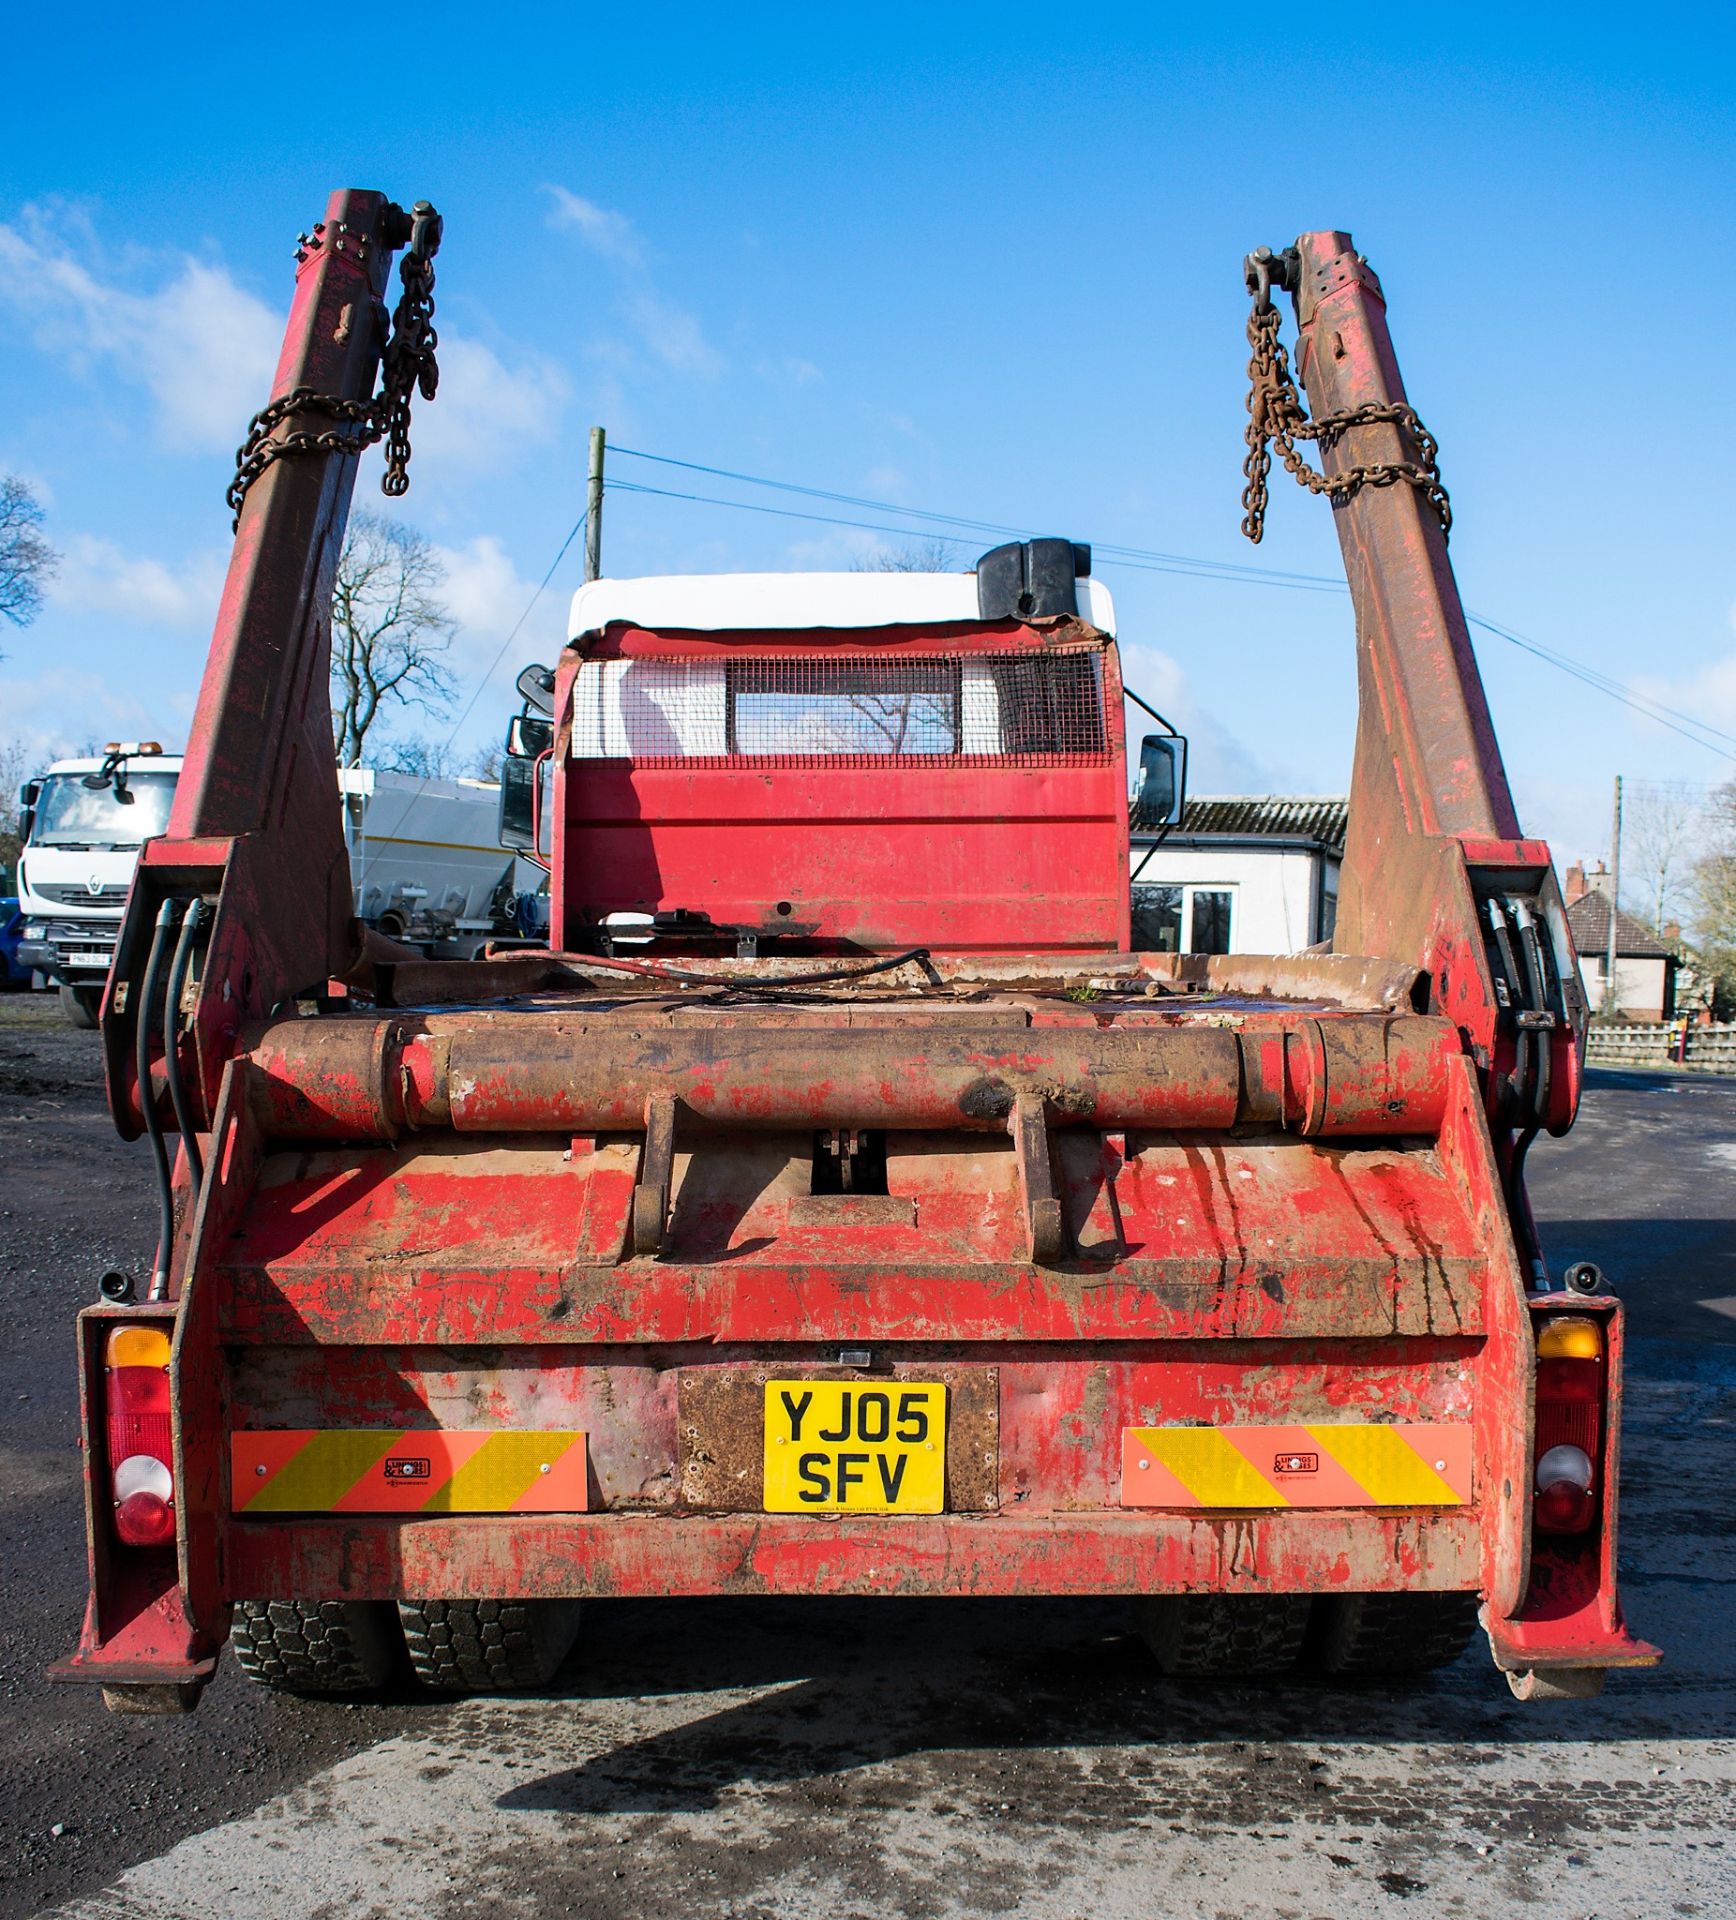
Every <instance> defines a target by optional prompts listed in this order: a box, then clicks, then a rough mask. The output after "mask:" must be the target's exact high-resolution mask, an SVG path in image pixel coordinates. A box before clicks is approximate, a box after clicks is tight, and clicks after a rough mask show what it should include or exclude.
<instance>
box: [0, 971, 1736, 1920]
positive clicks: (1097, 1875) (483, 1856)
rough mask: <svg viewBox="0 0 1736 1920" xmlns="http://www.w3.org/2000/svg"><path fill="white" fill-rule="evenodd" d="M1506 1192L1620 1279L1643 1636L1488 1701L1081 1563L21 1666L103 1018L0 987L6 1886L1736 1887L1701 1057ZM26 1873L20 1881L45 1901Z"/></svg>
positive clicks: (265, 1917) (1471, 1689) (1233, 1896)
mask: <svg viewBox="0 0 1736 1920" xmlns="http://www.w3.org/2000/svg"><path fill="white" fill-rule="evenodd" d="M1531 1164H1532V1185H1533V1196H1534V1200H1535V1203H1536V1206H1537V1210H1538V1213H1539V1216H1540V1218H1541V1219H1542V1221H1543V1224H1544V1230H1545V1234H1546V1237H1547V1239H1548V1242H1549V1246H1550V1250H1551V1253H1552V1255H1553V1256H1554V1257H1555V1258H1557V1259H1563V1258H1568V1257H1589V1258H1592V1259H1595V1260H1597V1261H1598V1262H1599V1263H1600V1264H1601V1265H1603V1266H1604V1267H1605V1268H1606V1269H1607V1270H1608V1271H1609V1273H1610V1274H1611V1275H1612V1277H1613V1278H1614V1279H1615V1280H1616V1281H1617V1283H1618V1285H1619V1287H1620V1289H1621V1290H1622V1291H1623V1292H1624V1294H1625V1295H1626V1297H1627V1298H1628V1300H1629V1302H1630V1306H1631V1316H1630V1328H1631V1330H1632V1345H1631V1347H1630V1360H1629V1382H1628V1384H1629V1399H1628V1426H1627V1448H1626V1461H1625V1473H1624V1512H1623V1534H1624V1537H1623V1555H1624V1562H1625V1573H1626V1581H1625V1591H1626V1597H1627V1602H1628V1608H1629V1613H1630V1616H1631V1617H1632V1618H1633V1620H1634V1622H1635V1625H1636V1626H1637V1628H1638V1629H1639V1630H1640V1631H1641V1632H1642V1633H1645V1634H1646V1635H1648V1636H1649V1637H1651V1638H1653V1639H1656V1640H1658V1641H1660V1642H1662V1643H1663V1644H1664V1646H1665V1647H1666V1649H1667V1650H1668V1654H1669V1659H1668V1663H1667V1665H1666V1666H1665V1667H1664V1668H1663V1669H1661V1670H1660V1671H1658V1672H1656V1673H1651V1674H1640V1675H1630V1676H1618V1677H1617V1678H1615V1679H1614V1680H1612V1682H1611V1684H1610V1688H1609V1691H1608V1692H1607V1693H1606V1694H1605V1696H1604V1697H1603V1698H1602V1699H1601V1700H1597V1701H1590V1702H1584V1703H1574V1704H1571V1705H1565V1706H1559V1705H1558V1706H1545V1705H1537V1706H1521V1705H1519V1704H1518V1703H1516V1702H1514V1701H1512V1700H1511V1699H1510V1698H1509V1696H1508V1694H1507V1690H1506V1688H1505V1686H1504V1685H1503V1684H1502V1683H1501V1681H1500V1679H1499V1677H1498V1676H1497V1675H1496V1674H1495V1673H1494V1672H1493V1670H1492V1669H1491V1667H1490V1666H1489V1664H1488V1661H1487V1658H1486V1655H1485V1653H1484V1652H1483V1651H1482V1650H1481V1649H1480V1648H1474V1649H1473V1650H1472V1652H1471V1653H1470V1654H1469V1655H1468V1656H1467V1657H1466V1658H1465V1659H1464V1660H1463V1661H1461V1662H1460V1663H1459V1665H1458V1666H1457V1667H1456V1668H1454V1669H1453V1670H1452V1671H1451V1672H1450V1673H1448V1674H1446V1675H1444V1676H1442V1677H1441V1678H1440V1679H1439V1680H1437V1681H1436V1682H1434V1683H1433V1684H1431V1685H1429V1686H1426V1687H1423V1688H1420V1689H1416V1690H1412V1691H1399V1690H1395V1689H1389V1688H1384V1687H1371V1688H1366V1689H1362V1690H1358V1691H1354V1692H1346V1691H1328V1690H1325V1689H1321V1688H1316V1687H1312V1686H1303V1685H1286V1686H1271V1687H1258V1688H1256V1687H1251V1686H1247V1687H1223V1688H1205V1687H1188V1686H1180V1685H1177V1684H1174V1683H1169V1682H1165V1681H1162V1680H1160V1679H1159V1678H1157V1677H1156V1675H1155V1674H1154V1673H1153V1671H1152V1669H1151V1666H1150V1664H1149V1662H1148V1660H1147V1658H1146V1656H1145V1654H1144V1652H1143V1649H1142V1648H1141V1647H1140V1646H1139V1644H1138V1643H1137V1642H1136V1641H1135V1640H1133V1639H1132V1638H1131V1637H1130V1636H1129V1635H1128V1633H1127V1631H1126V1619H1125V1615H1124V1613H1123V1611H1122V1609H1121V1608H1120V1607H1119V1606H1118V1605H1116V1604H1115V1603H1109V1602H1104V1603H1090V1604H1079V1603H1067V1602H1056V1601H1027V1602H1009V1603H973V1602H951V1603H927V1602H910V1601H884V1602H877V1603H863V1602H855V1601H812V1602H800V1601H787V1602H776V1603H766V1602H757V1603H746V1602H727V1601H717V1602H694V1601H665V1602H654V1603H636V1604H635V1603H627V1602H612V1603H603V1604H598V1605H595V1606H593V1607H592V1608H591V1609H590V1610H589V1615H588V1631H587V1632H586V1634H585V1636H584V1637H583V1639H582V1640H581V1643H580V1647H579V1649H578V1651H577V1653H576V1654H575V1656H574V1658H573V1660H572V1661H571V1662H569V1665H568V1669H567V1672H566V1675H565V1676H564V1685H563V1690H562V1692H561V1693H560V1694H559V1695H558V1696H557V1697H554V1698H551V1699H546V1700H543V1699H539V1700H486V1701H473V1702H467V1703H462V1704H457V1705H453V1704H445V1703H440V1702H433V1701H430V1700H428V1699H426V1698H425V1697H423V1698H416V1697H414V1696H412V1695H410V1694H408V1693H406V1694H405V1695H403V1696H401V1697H400V1698H398V1699H395V1700H392V1701H388V1702H386V1703H372V1704H368V1705H364V1706H356V1707H344V1706H340V1705H331V1704H324V1705H322V1704H318V1703H314V1702H295V1701H291V1700H278V1699H274V1698H271V1697H269V1696H266V1695H263V1694H261V1693H259V1692H257V1691H255V1690H254V1689H252V1688H250V1687H249V1686H248V1685H247V1684H246V1682H244V1681H243V1680H242V1679H241V1678H240V1677H239V1676H238V1675H237V1674H236V1672H235V1671H234V1668H233V1666H232V1665H231V1664H229V1663H227V1662H226V1663H225V1666H224V1669H223V1671H222V1672H221V1673H220V1675H219V1678H218V1680H217V1682H216V1683H215V1684H214V1685H213V1687H212V1688H211V1689H210V1692H209V1694H208V1695H207V1698H206V1702H205V1704H204V1705H203V1706H202V1707H201V1709H200V1711H199V1712H198V1714H196V1715H194V1716H191V1717H189V1718H185V1719H172V1720H144V1721H141V1720H136V1719H115V1718H112V1717H110V1716H108V1715H106V1714H105V1713H104V1712H103V1711H102V1709H101V1707H100V1706H99V1704H98V1703H97V1701H96V1699H95V1698H94V1697H90V1696H87V1695H86V1694H85V1693H83V1692H82V1691H75V1690H71V1689H50V1688H49V1687H48V1686H47V1684H46V1683H45V1682H44V1680H43V1678H42V1670H43V1668H44V1667H45V1666H46V1665H47V1663H48V1662H49V1660H51V1659H52V1658H54V1657H56V1656H57V1655H59V1654H60V1653H61V1652H63V1651H64V1650H65V1649H66V1648H67V1647H68V1646H70V1644H71V1643H72V1640H73V1638H74V1636H75V1633H76V1629H77V1624H78V1611H79V1608H80V1606H81V1604H82V1599H83V1590H84V1571H83V1551H82V1542H81V1526H80V1518H79V1503H78V1467H77V1455H76V1451H75V1447H74V1438H75V1432H76V1424H75V1418H74V1390H73V1377H72V1366H71V1324H72V1315H73V1312H74V1310H75V1308H76V1306H77V1305H78V1304H79V1303H80V1302H81V1301H82V1300H84V1299H86V1298H88V1297H89V1296H90V1294H91V1292H92V1289H93V1287H94V1282H95V1279H96V1276H97V1275H98V1274H100V1273H101V1272H102V1271H103V1270H104V1268H106V1267H108V1266H110V1265H131V1266H133V1267H137V1266H138V1265H139V1264H140V1263H141V1261H142V1260H143V1258H144V1257H145V1256H146V1254H147V1252H148V1245H149V1239H150V1233H151V1206H150V1201H149V1192H148V1185H147V1176H146V1172H145V1167H144V1164H143V1156H142V1153H141V1152H139V1151H137V1150H134V1149H131V1148H127V1147H124V1146H123V1145H122V1144H121V1143H120V1142H118V1141H117V1140H116V1139H115V1137H114V1135H113V1133H112V1130H111V1129H110V1127H109V1123H108V1120H107V1118H106V1115H105V1113H104V1111H103V1108H102V1106H101V1101H100V1073H99V1067H98V1054H97V1045H96V1037H95V1036H94V1035H92V1034H81V1033H74V1032H72V1031H70V1030H69V1029H66V1028H64V1027H62V1026H60V1025H59V1024H58V1022H57V1021H56V1020H55V1018H54V1017H53V1014H52V1011H51V1009H50V1006H49V1005H48V1004H47V1003H45V1001H43V1000H40V999H38V1000H34V1001H33V1000H29V999H26V998H23V997H21V996H16V995H13V996H5V997H0V1288H3V1289H4V1294H5V1298H6V1301H7V1304H8V1307H9V1309H10V1311H9V1314H8V1317H7V1321H6V1325H7V1327H8V1330H9V1332H10V1335H11V1338H10V1342H9V1345H8V1346H7V1348H6V1349H5V1350H4V1351H5V1352H6V1355H7V1357H8V1359H9V1361H10V1367H9V1369H8V1370H7V1372H8V1376H9V1377H6V1378H4V1380H3V1381H0V1514H3V1515H4V1521H5V1525H4V1529H3V1530H0V1581H3V1592H4V1601H3V1603H0V1705H3V1707H4V1710H5V1717H4V1721H3V1722H0V1724H3V1725H4V1727H5V1730H6V1735H7V1742H6V1750H5V1752H4V1754H3V1755H0V1793H3V1795H4V1802H3V1804H4V1806H5V1809H6V1819H5V1826H4V1851H3V1852H0V1920H10V1917H11V1916H21V1915H26V1914H33V1913H37V1912H40V1911H42V1910H44V1909H46V1908H51V1907H52V1908H53V1909H54V1910H55V1911H56V1912H58V1913H64V1914H77V1915H91V1916H95V1915H104V1916H119V1915H127V1916H135V1917H140V1920H142V1916H147V1915H148V1916H153V1920H155V1917H158V1916H160V1917H161V1920H169V1917H170V1916H173V1917H174V1920H205V1917H206V1916H213V1917H214V1916H224V1917H225V1920H227V1916H231V1915H234V1914H236V1913H239V1912H243V1911H245V1912H246V1913H247V1914H248V1915H249V1916H250V1917H251V1920H292V1917H293V1920H325V1917H326V1916H332V1917H333V1920H335V1917H336V1916H350V1915H366V1916H377V1917H378V1920H396V1917H397V1916H400V1915H405V1916H408V1915H416V1916H423V1915H427V1916H435V1917H438V1920H444V1917H445V1916H458V1915H484V1916H486V1915H494V1914H500V1915H513V1916H518V1915H524V1916H530V1915H542V1914H569V1913H570V1914H583V1915H590V1916H596V1917H597V1920H615V1917H616V1916H622V1917H623V1920H624V1917H625V1916H629V1915H631V1916H638V1915H643V1914H646V1913H649V1912H654V1911H657V1910H658V1909H673V1908H676V1907H679V1909H680V1910H681V1911H682V1912H684V1913H686V1914H694V1915H720V1916H721V1915H728V1916H731V1920H735V1917H736V1916H761V1915H764V1916H772V1915H776V1916H805V1915H810V1914H811V1915H816V1916H818V1915H826V1916H834V1915H862V1916H872V1917H873V1920H883V1917H885V1916H892V1915H899V1916H903V1915H911V1916H936V1917H937V1920H942V1917H945V1916H953V1915H960V1916H962V1915H974V1914H985V1913H988V1914H998V1913H1008V1912H1018V1913H1023V1914H1032V1915H1042V1916H1050V1915H1053V1916H1057V1917H1063V1916H1074V1915H1087V1914H1089V1915H1090V1916H1092V1920H1111V1917H1112V1916H1119V1915H1123V1914H1125V1915H1130V1916H1131V1915H1135V1914H1137V1915H1139V1916H1141V1920H1153V1917H1161V1916H1167V1915H1178V1916H1179V1915H1188V1916H1191V1915H1196V1914H1197V1915H1214V1916H1215V1915H1219V1914H1224V1915H1234V1916H1237V1917H1238V1920H1246V1917H1247V1916H1265V1915H1272V1916H1278V1915H1285V1916H1289V1915H1296V1916H1304V1917H1305V1916H1315V1915H1332V1916H1335V1920H1349V1917H1351V1916H1359V1915H1364V1914H1399V1913H1407V1914H1435V1913H1442V1914H1454V1915H1462V1916H1465V1917H1466V1920H1480V1917H1481V1916H1494V1915H1496V1914H1500V1915H1508V1914H1510V1913H1512V1912H1514V1911H1515V1910H1521V1911H1525V1912H1528V1913H1531V1914H1536V1915H1539V1916H1555V1915H1563V1916H1568V1915H1571V1916H1590V1915H1594V1914H1595V1915H1597V1916H1599V1917H1600V1920H1612V1917H1614V1916H1634V1917H1635V1920H1639V1917H1640V1916H1644V1917H1645V1920H1651V1917H1652V1916H1655V1915H1665V1914H1682V1915H1695V1914H1705V1915H1723V1914H1728V1913H1731V1912H1736V1833H1733V1832H1732V1825H1733V1823H1732V1818H1731V1814H1730V1811H1729V1808H1730V1806H1731V1805H1732V1804H1736V1802H1733V1800H1732V1787H1733V1786H1736V1738H1733V1737H1732V1736H1733V1733H1736V1634H1733V1633H1732V1632H1731V1630H1730V1626H1729V1614H1730V1603H1731V1598H1732V1591H1733V1586H1736V1545H1733V1537H1736V1476H1733V1475H1732V1473H1731V1471H1730V1463H1731V1444H1732V1439H1733V1438H1736V1432H1733V1422H1736V1231H1733V1226H1736V1186H1733V1176H1736V1082H1728V1081H1720V1080H1712V1079H1706V1078H1699V1077H1688V1076H1669V1075H1641V1074H1609V1073H1598V1074H1593V1076H1592V1085H1591V1090H1590V1092H1589V1095H1588V1098H1587V1101H1586V1105H1585V1109H1584V1117H1583V1118H1582V1120H1581V1122H1580V1125H1579V1126H1578V1127H1577V1128H1576V1130H1575V1132H1574V1134H1573V1135H1572V1136H1571V1137H1570V1139H1569V1140H1568V1141H1566V1142H1562V1143H1556V1142H1548V1141H1544V1142H1540V1143H1539V1144H1538V1146H1537V1148H1536V1149H1535V1150H1534V1152H1533V1156H1532V1163H1531ZM68 1900H70V1902H71V1903H70V1904H62V1905H59V1906H56V1905H55V1903H56V1902H63V1903H64V1902H67V1901H68Z"/></svg>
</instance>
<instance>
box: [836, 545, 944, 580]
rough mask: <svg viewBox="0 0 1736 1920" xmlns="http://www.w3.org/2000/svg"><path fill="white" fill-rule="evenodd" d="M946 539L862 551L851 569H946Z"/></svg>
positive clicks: (889, 570)
mask: <svg viewBox="0 0 1736 1920" xmlns="http://www.w3.org/2000/svg"><path fill="white" fill-rule="evenodd" d="M950 545H951V543H950V542H949V541H946V540H913V541H911V542H910V543H909V545H907V546H902V547H891V548H887V549H885V550H883V551H882V552H879V553H869V554H864V555H862V556H861V557H860V558H858V559H855V560H852V561H851V563H850V571H851V572H852V573H949V572H952V571H954V569H953V568H952V567H951V566H950V565H949V548H950Z"/></svg>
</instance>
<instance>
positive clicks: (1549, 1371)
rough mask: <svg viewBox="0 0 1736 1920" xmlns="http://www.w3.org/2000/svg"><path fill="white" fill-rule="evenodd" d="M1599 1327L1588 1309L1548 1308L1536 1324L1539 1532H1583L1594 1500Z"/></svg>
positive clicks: (1599, 1428) (1598, 1453)
mask: <svg viewBox="0 0 1736 1920" xmlns="http://www.w3.org/2000/svg"><path fill="white" fill-rule="evenodd" d="M1603 1402H1604V1343H1603V1328H1602V1326H1601V1325H1600V1324H1599V1322H1598V1321H1596V1320H1594V1319H1593V1318H1592V1317H1591V1316H1590V1315H1589V1314H1551V1315H1550V1316H1548V1317H1547V1318H1546V1319H1543V1320H1541V1321H1540V1322H1539V1323H1538V1327H1537V1438H1536V1452H1535V1455H1534V1458H1535V1461H1536V1469H1535V1471H1536V1476H1537V1478H1536V1500H1535V1502H1534V1503H1533V1506H1532V1510H1531V1511H1532V1519H1533V1522H1534V1523H1535V1525H1536V1528H1537V1530H1538V1532H1540V1533H1585V1532H1587V1531H1588V1530H1589V1529H1590V1528H1591V1526H1592V1525H1593V1524H1594V1522H1595V1521H1596V1519H1597V1515H1598V1510H1599V1507H1600V1505H1601V1501H1600V1498H1599V1494H1598V1488H1597V1468H1596V1464H1595V1463H1597V1462H1598V1461H1600V1460H1601V1459H1602V1458H1603Z"/></svg>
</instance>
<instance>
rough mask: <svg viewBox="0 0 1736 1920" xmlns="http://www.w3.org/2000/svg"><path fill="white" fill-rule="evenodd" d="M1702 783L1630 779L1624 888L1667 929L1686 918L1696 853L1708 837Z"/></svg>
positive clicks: (1655, 927)
mask: <svg viewBox="0 0 1736 1920" xmlns="http://www.w3.org/2000/svg"><path fill="white" fill-rule="evenodd" d="M1706 826H1707V797H1706V792H1705V789H1704V788H1702V787H1691V786H1684V785H1681V784H1679V783H1675V782H1658V783H1654V784H1640V783H1638V782H1632V781H1630V782H1628V783H1627V785H1626V789H1625V793H1624V796H1623V804H1622V849H1621V868H1622V879H1623V880H1624V881H1625V882H1628V883H1629V884H1628V885H1624V886H1623V888H1622V891H1623V893H1626V894H1627V895H1628V898H1629V901H1630V902H1631V903H1634V904H1637V905H1638V907H1639V910H1640V912H1641V913H1642V914H1643V915H1644V917H1645V918H1646V919H1647V920H1648V921H1650V923H1651V926H1652V930H1653V932H1655V933H1661V932H1662V931H1663V929H1664V926H1665V924H1666V923H1667V922H1668V921H1670V920H1679V919H1680V918H1681V917H1682V912H1683V907H1684V905H1685V902H1686V898H1687V895H1688V892H1689V888H1690V882H1691V880H1692V877H1693V872H1694V864H1695V856H1696V855H1697V854H1698V853H1699V852H1700V851H1701V848H1702V845H1703V843H1704V841H1705V837H1706Z"/></svg>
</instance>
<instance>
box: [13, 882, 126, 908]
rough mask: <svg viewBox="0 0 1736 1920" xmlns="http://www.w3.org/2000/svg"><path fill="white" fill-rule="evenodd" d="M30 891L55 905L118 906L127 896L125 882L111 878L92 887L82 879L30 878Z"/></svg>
mask: <svg viewBox="0 0 1736 1920" xmlns="http://www.w3.org/2000/svg"><path fill="white" fill-rule="evenodd" d="M30 891H31V892H32V893H34V894H36V895H38V896H39V897H40V898H42V899H44V900H48V901H51V902H52V903H53V904H54V905H55V906H57V907H118V906H119V905H120V904H121V902H122V901H124V900H125V899H126V897H127V882H126V881H125V880H112V881H110V882H109V883H108V884H107V885H106V886H99V887H96V888H94V889H93V888H91V887H88V886H86V885H85V883H84V882H83V881H82V880H32V881H31V883H30Z"/></svg>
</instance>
